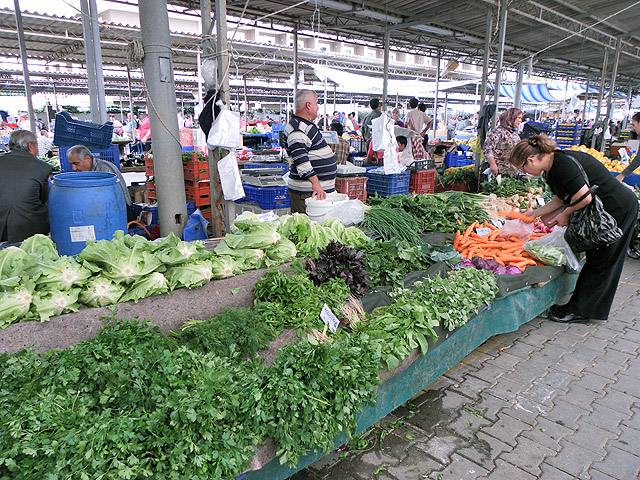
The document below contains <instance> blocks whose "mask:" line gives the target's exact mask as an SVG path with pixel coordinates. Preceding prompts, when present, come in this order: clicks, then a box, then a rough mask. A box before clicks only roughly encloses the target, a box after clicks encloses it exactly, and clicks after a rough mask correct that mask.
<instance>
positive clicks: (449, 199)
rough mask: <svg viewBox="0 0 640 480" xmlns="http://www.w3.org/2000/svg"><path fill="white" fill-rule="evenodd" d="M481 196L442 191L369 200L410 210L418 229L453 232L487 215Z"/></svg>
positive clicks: (394, 207) (481, 219) (373, 202)
mask: <svg viewBox="0 0 640 480" xmlns="http://www.w3.org/2000/svg"><path fill="white" fill-rule="evenodd" d="M484 198H485V197H484V196H483V195H477V194H473V193H466V192H444V193H436V194H428V195H414V196H412V197H411V196H407V195H397V196H394V197H389V198H385V199H380V198H371V199H370V203H372V204H374V205H381V206H384V207H388V208H391V209H394V210H396V211H398V210H402V211H404V212H406V213H409V214H411V215H412V216H413V217H414V219H415V220H416V222H417V223H418V227H419V232H446V233H453V232H455V231H456V230H460V229H461V228H462V227H465V226H466V225H471V224H472V223H473V222H475V221H480V222H482V221H484V220H486V219H487V212H485V210H484V209H483V208H482V200H483V199H484Z"/></svg>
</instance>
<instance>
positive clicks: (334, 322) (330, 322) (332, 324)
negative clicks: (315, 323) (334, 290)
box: [320, 303, 340, 333]
mask: <svg viewBox="0 0 640 480" xmlns="http://www.w3.org/2000/svg"><path fill="white" fill-rule="evenodd" d="M320 318H321V319H322V321H323V322H324V323H325V324H326V325H327V326H328V327H329V330H331V332H333V333H335V331H336V330H338V325H340V320H338V318H337V317H336V316H335V315H334V314H333V312H332V311H331V309H330V308H329V305H327V304H326V303H325V304H324V306H323V307H322V311H321V312H320Z"/></svg>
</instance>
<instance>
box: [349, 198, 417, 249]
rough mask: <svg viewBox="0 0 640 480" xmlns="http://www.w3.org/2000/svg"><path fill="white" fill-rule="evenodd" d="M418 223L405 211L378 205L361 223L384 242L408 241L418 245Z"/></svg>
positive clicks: (367, 213) (370, 210)
mask: <svg viewBox="0 0 640 480" xmlns="http://www.w3.org/2000/svg"><path fill="white" fill-rule="evenodd" d="M418 225H419V224H418V221H417V219H415V218H414V217H413V215H411V214H409V213H407V212H405V211H404V210H401V209H397V208H391V207H387V206H384V205H376V206H374V207H372V208H371V209H369V210H368V211H367V212H366V213H365V216H364V220H363V221H362V222H361V223H360V226H361V227H362V228H365V229H367V230H369V231H371V232H373V233H374V234H375V236H376V237H377V238H380V239H382V240H391V239H392V238H396V239H398V240H406V241H408V242H411V243H418V242H419V241H420V237H419V236H418V233H419V232H418V229H419V227H418Z"/></svg>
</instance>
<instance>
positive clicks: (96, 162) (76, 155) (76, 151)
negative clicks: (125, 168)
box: [67, 145, 131, 205]
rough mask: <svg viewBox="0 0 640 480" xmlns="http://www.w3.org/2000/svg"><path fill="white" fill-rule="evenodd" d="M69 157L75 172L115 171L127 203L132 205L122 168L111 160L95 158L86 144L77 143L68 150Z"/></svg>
mask: <svg viewBox="0 0 640 480" xmlns="http://www.w3.org/2000/svg"><path fill="white" fill-rule="evenodd" d="M67 159H68V160H69V164H70V165H71V168H72V169H73V171H74V172H108V173H113V174H114V175H115V176H116V177H118V183H119V184H120V188H121V189H122V194H123V195H124V199H125V201H126V202H127V205H131V195H129V190H128V189H127V184H126V182H125V181H124V178H123V176H122V173H120V169H118V167H116V166H115V165H114V164H113V163H111V162H105V161H104V160H100V159H99V158H94V157H93V153H91V150H89V149H88V148H87V147H85V146H84V145H75V146H73V147H71V148H70V149H69V150H67Z"/></svg>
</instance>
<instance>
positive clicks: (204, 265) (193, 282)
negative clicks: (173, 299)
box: [165, 260, 213, 290]
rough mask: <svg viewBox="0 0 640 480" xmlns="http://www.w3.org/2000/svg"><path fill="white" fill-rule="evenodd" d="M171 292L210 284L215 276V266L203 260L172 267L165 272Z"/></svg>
mask: <svg viewBox="0 0 640 480" xmlns="http://www.w3.org/2000/svg"><path fill="white" fill-rule="evenodd" d="M165 276H166V277H167V280H168V281H169V287H170V288H171V290H173V289H175V288H196V287H201V286H203V285H205V284H206V283H208V282H209V281H210V280H211V277H212V276H213V265H212V264H211V261H209V260H202V261H198V262H193V263H186V264H184V265H177V266H175V267H170V268H168V269H167V271H166V272H165Z"/></svg>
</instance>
